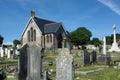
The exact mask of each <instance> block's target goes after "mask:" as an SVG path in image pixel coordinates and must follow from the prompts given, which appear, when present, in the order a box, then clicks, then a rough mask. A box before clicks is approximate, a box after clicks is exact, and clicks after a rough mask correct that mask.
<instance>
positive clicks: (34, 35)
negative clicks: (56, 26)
mask: <svg viewBox="0 0 120 80" xmlns="http://www.w3.org/2000/svg"><path fill="white" fill-rule="evenodd" d="M33 33H34V34H33V37H34V41H36V30H34V32H33Z"/></svg>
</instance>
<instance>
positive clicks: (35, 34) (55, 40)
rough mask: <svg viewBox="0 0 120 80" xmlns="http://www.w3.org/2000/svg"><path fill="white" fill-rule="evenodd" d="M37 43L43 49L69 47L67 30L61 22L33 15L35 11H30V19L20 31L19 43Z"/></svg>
mask: <svg viewBox="0 0 120 80" xmlns="http://www.w3.org/2000/svg"><path fill="white" fill-rule="evenodd" d="M24 44H39V45H40V46H41V47H42V48H44V49H50V50H52V49H58V48H68V49H71V42H70V37H69V32H68V31H66V30H65V29H64V27H63V25H62V23H61V22H56V21H51V20H47V19H43V18H39V17H36V16H35V11H34V10H32V11H31V13H30V19H29V20H28V23H27V24H26V26H25V29H24V30H23V33H22V38H21V45H24Z"/></svg>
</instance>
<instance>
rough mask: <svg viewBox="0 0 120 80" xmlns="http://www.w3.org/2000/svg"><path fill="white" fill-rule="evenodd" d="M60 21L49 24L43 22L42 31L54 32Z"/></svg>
mask: <svg viewBox="0 0 120 80" xmlns="http://www.w3.org/2000/svg"><path fill="white" fill-rule="evenodd" d="M60 26H61V23H50V24H45V26H44V33H45V34H47V33H56V32H57V30H58V29H59V28H60Z"/></svg>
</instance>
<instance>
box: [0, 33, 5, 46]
mask: <svg viewBox="0 0 120 80" xmlns="http://www.w3.org/2000/svg"><path fill="white" fill-rule="evenodd" d="M3 40H4V38H3V37H2V36H1V35H0V45H1V44H2V43H3Z"/></svg>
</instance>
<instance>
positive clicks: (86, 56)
mask: <svg viewBox="0 0 120 80" xmlns="http://www.w3.org/2000/svg"><path fill="white" fill-rule="evenodd" d="M83 64H84V65H87V64H90V53H88V52H87V51H84V54H83Z"/></svg>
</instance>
